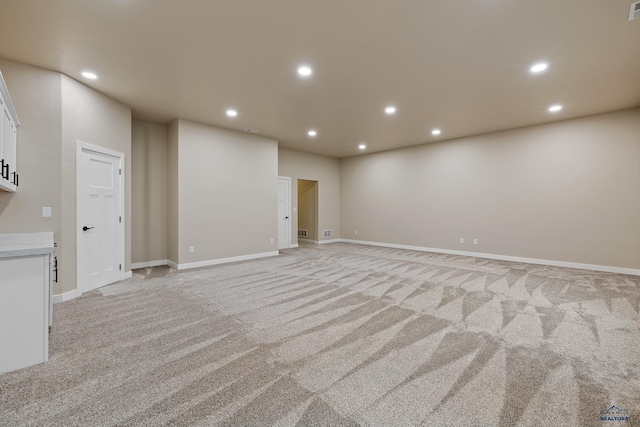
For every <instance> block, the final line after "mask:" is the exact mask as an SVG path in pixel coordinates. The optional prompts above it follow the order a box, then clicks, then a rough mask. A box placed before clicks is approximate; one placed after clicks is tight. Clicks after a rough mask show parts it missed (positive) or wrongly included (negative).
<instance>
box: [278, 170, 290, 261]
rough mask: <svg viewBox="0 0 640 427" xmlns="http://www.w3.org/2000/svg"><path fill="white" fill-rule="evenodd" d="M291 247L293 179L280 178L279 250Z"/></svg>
mask: <svg viewBox="0 0 640 427" xmlns="http://www.w3.org/2000/svg"><path fill="white" fill-rule="evenodd" d="M290 247H291V178H290V177H286V176H279V177H278V249H287V248H290Z"/></svg>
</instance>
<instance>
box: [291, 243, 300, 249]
mask: <svg viewBox="0 0 640 427" xmlns="http://www.w3.org/2000/svg"><path fill="white" fill-rule="evenodd" d="M298 246H299V245H298V244H297V243H292V244H291V246H289V249H293V248H297V247H298Z"/></svg>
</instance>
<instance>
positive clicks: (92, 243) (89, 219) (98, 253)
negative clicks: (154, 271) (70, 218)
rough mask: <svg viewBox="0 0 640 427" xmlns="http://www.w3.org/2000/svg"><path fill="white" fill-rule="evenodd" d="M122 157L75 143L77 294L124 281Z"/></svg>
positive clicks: (91, 146)
mask: <svg viewBox="0 0 640 427" xmlns="http://www.w3.org/2000/svg"><path fill="white" fill-rule="evenodd" d="M123 171H124V154H122V153H118V152H116V151H112V150H108V149H105V148H102V147H98V146H94V145H91V144H87V143H84V142H81V141H78V142H77V149H76V251H77V252H76V263H77V268H76V269H77V287H78V293H80V294H82V293H84V292H88V291H91V290H93V289H97V288H99V287H101V286H105V285H108V284H110V283H114V282H117V281H119V280H121V279H122V278H123V273H124V271H123V270H122V269H123V267H124V217H123V212H124V175H122V173H123Z"/></svg>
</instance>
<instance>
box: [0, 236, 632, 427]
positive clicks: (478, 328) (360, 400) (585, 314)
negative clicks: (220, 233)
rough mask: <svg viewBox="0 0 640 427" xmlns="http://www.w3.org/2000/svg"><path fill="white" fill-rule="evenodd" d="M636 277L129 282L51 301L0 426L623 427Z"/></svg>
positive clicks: (340, 252)
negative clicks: (47, 326)
mask: <svg viewBox="0 0 640 427" xmlns="http://www.w3.org/2000/svg"><path fill="white" fill-rule="evenodd" d="M639 282H640V278H638V277H633V276H624V275H616V274H609V273H596V272H587V271H581V270H570V269H563V268H554V267H544V266H536V265H527V264H517V263H509V262H501V261H492V260H485V259H476V258H468V257H461V256H450V255H438V254H431V253H424V252H413V251H405V250H395V249H385V248H375V247H367V246H358V245H351V244H346V243H338V244H331V245H324V246H320V247H301V248H298V249H293V250H287V251H284V252H283V253H282V254H281V255H280V256H278V257H274V258H268V259H262V260H257V261H249V262H242V263H236V264H229V265H223V266H217V267H210V268H203V269H198V270H188V271H182V272H177V271H175V270H170V269H168V268H163V267H159V268H154V269H143V270H136V271H134V277H133V278H132V279H129V280H127V281H124V282H120V283H117V284H114V285H111V286H107V287H104V288H102V289H100V290H98V291H94V292H90V293H88V294H85V295H83V296H82V297H80V298H77V299H75V300H72V301H68V302H65V303H62V304H58V305H56V306H55V311H54V329H53V333H52V334H51V349H50V362H49V363H48V364H46V365H40V366H35V367H31V368H27V369H23V370H21V371H17V372H14V373H10V374H6V375H2V376H0V425H2V426H16V425H34V426H49V425H51V426H103V425H104V426H111V425H117V426H160V425H175V426H187V425H188V426H214V425H220V426H271V425H274V426H321V425H326V426H356V425H361V426H413V425H424V426H514V425H522V426H565V425H566V426H592V425H594V426H595V425H606V426H620V425H625V426H627V425H638V421H637V418H635V417H636V416H637V414H638V413H639V412H640V365H639V364H640V330H639V322H638V319H639V318H638V312H639V310H640V306H639V305H640V289H639V286H638V285H639ZM612 407H613V408H612ZM625 416H627V417H629V418H630V420H629V421H602V419H601V417H605V418H606V417H611V418H613V417H625Z"/></svg>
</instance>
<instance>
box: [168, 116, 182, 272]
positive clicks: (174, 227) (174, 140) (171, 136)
mask: <svg viewBox="0 0 640 427" xmlns="http://www.w3.org/2000/svg"><path fill="white" fill-rule="evenodd" d="M179 125H180V123H179V121H178V120H174V121H173V122H172V123H171V124H170V125H169V126H168V127H167V205H166V207H165V208H166V210H167V259H168V260H169V261H170V262H171V263H172V264H173V265H174V266H177V265H178V263H179V259H178V247H179V241H180V239H179V231H180V229H179V224H180V216H179V215H180V194H179V192H178V178H179V173H178V172H179V168H178V166H179V157H178V127H179Z"/></svg>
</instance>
